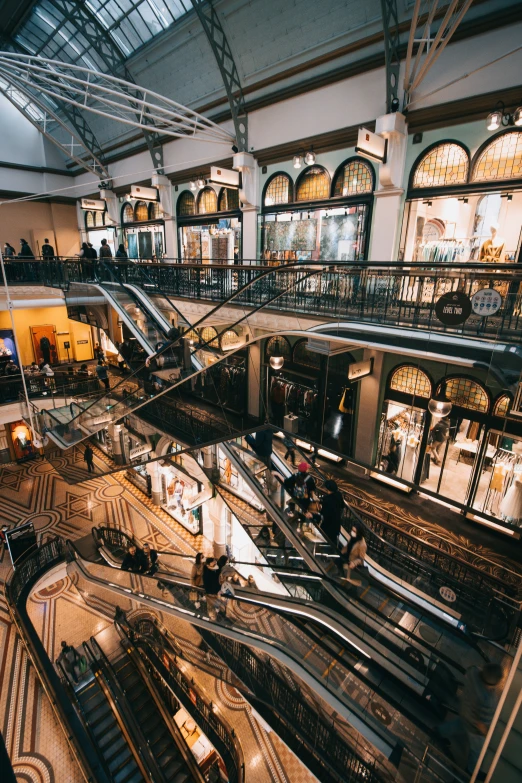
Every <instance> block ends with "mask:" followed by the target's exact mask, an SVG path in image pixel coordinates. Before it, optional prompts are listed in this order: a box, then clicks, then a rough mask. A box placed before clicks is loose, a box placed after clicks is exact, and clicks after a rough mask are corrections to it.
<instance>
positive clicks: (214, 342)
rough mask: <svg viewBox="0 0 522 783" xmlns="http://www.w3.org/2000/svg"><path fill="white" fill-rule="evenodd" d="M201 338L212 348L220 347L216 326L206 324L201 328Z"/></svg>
mask: <svg viewBox="0 0 522 783" xmlns="http://www.w3.org/2000/svg"><path fill="white" fill-rule="evenodd" d="M200 335H201V339H202V341H203V342H204V343H208V344H209V346H210V348H219V340H218V339H217V336H218V333H217V329H216V328H215V327H214V326H204V327H203V329H201V330H200Z"/></svg>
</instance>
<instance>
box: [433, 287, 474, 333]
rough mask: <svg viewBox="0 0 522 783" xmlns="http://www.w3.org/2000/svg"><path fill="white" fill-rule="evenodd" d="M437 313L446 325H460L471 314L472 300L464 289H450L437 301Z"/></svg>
mask: <svg viewBox="0 0 522 783" xmlns="http://www.w3.org/2000/svg"><path fill="white" fill-rule="evenodd" d="M435 315H436V316H437V318H438V319H439V321H440V322H441V323H443V324H444V325H445V326H458V325H459V324H463V323H464V321H467V320H468V318H469V316H470V315H471V300H470V298H469V296H466V294H463V293H462V291H448V293H447V294H442V296H441V297H440V298H439V299H438V300H437V301H436V303H435Z"/></svg>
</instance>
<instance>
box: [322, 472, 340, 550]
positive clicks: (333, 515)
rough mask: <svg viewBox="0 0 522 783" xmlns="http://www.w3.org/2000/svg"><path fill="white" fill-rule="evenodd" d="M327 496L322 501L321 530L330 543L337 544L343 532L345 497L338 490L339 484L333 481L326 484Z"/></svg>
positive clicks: (330, 480)
mask: <svg viewBox="0 0 522 783" xmlns="http://www.w3.org/2000/svg"><path fill="white" fill-rule="evenodd" d="M324 488H325V490H326V494H325V495H323V498H322V500H321V516H322V522H321V530H322V531H323V532H324V533H325V535H327V536H328V538H329V539H330V541H332V542H334V543H337V538H338V536H339V533H340V532H341V518H342V515H343V510H344V500H343V496H342V495H341V493H340V492H339V489H338V488H337V484H336V483H335V481H332V479H328V481H325V482H324Z"/></svg>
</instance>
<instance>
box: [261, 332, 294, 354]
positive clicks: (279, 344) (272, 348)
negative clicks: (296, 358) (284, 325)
mask: <svg viewBox="0 0 522 783" xmlns="http://www.w3.org/2000/svg"><path fill="white" fill-rule="evenodd" d="M271 356H282V357H283V358H284V359H288V360H290V359H291V357H292V348H291V347H290V343H289V342H288V340H287V339H286V337H283V336H282V335H275V337H271V338H270V339H269V340H267V343H266V347H265V359H267V360H268V359H270V357H271Z"/></svg>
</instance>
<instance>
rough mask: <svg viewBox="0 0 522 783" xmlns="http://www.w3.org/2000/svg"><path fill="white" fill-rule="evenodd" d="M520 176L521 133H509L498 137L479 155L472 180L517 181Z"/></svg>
mask: <svg viewBox="0 0 522 783" xmlns="http://www.w3.org/2000/svg"><path fill="white" fill-rule="evenodd" d="M521 176H522V133H521V132H520V131H510V132H509V133H503V134H502V135H501V136H498V137H497V138H496V139H495V140H494V141H492V142H491V144H488V146H487V147H486V148H485V149H484V150H483V151H482V152H481V153H480V155H479V157H478V159H477V161H476V163H475V165H474V167H473V176H472V180H473V181H475V182H477V181H479V182H485V181H487V180H496V179H518V178H520V177H521Z"/></svg>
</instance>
